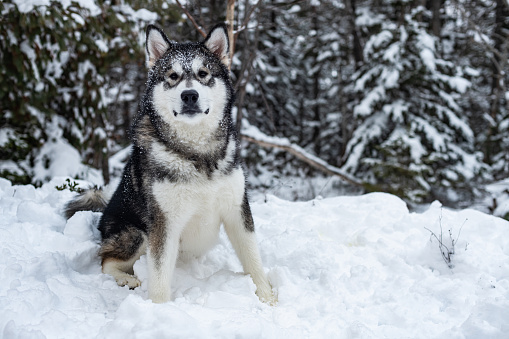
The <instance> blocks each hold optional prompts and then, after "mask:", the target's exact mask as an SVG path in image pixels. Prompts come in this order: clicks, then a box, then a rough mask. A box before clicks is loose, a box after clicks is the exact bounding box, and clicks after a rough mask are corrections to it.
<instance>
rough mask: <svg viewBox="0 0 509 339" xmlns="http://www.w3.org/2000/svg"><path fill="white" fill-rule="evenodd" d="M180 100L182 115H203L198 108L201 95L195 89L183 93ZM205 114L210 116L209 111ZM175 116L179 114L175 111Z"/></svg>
mask: <svg viewBox="0 0 509 339" xmlns="http://www.w3.org/2000/svg"><path fill="white" fill-rule="evenodd" d="M180 98H181V99H182V110H181V112H180V113H181V114H185V115H188V116H193V115H195V114H198V113H202V111H201V110H200V107H199V106H198V99H200V95H199V94H198V92H196V91H195V90H194V89H189V90H186V91H183V92H182V93H181V94H180ZM204 113H205V114H208V113H209V110H208V109H207V110H206V111H205V112H204ZM174 114H175V116H177V112H175V111H174Z"/></svg>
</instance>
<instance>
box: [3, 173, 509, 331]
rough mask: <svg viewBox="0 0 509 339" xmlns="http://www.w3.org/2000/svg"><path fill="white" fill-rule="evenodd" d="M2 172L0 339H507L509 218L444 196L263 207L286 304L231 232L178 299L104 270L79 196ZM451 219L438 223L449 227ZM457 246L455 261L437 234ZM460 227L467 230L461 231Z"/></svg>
mask: <svg viewBox="0 0 509 339" xmlns="http://www.w3.org/2000/svg"><path fill="white" fill-rule="evenodd" d="M62 183H63V179H62V178H60V179H54V180H52V181H51V182H50V183H48V184H45V185H44V186H43V187H42V188H39V189H35V188H34V187H33V186H12V185H11V183H10V182H9V181H7V180H5V179H0V279H1V281H2V284H1V286H0V337H2V338H45V337H47V338H290V337H293V338H507V337H508V335H509V334H508V333H509V321H508V319H509V236H508V235H509V222H507V221H504V220H503V219H500V218H496V217H493V216H489V215H487V214H483V213H481V212H478V211H474V210H462V211H451V210H447V209H442V208H441V207H440V204H439V203H433V204H432V205H431V206H430V207H429V209H428V210H426V211H425V212H423V213H410V212H409V211H408V210H407V208H406V206H405V203H404V202H403V201H401V200H400V199H398V198H396V197H394V196H392V195H388V194H382V193H374V194H367V195H363V196H356V197H337V198H327V199H321V200H320V199H315V200H312V201H307V202H289V201H285V200H280V199H278V198H276V197H274V196H267V197H266V199H265V198H264V197H263V195H259V196H257V197H256V199H257V200H255V201H253V202H252V209H253V214H254V219H255V223H256V227H257V237H258V241H259V245H260V248H261V252H262V259H263V262H264V267H265V269H266V271H267V274H268V276H269V279H270V281H271V283H272V285H273V287H274V290H275V291H276V293H277V295H278V298H279V303H278V304H277V306H275V307H272V306H269V305H266V304H263V303H261V302H260V301H259V300H258V298H257V297H256V295H255V294H254V291H255V286H254V284H253V282H252V281H251V279H250V277H249V276H245V275H243V274H242V273H241V272H242V269H241V266H240V263H239V262H238V260H237V258H236V256H235V254H234V252H233V249H232V248H231V246H230V244H229V242H228V240H227V238H226V236H225V234H223V233H221V236H220V241H219V243H218V245H217V246H216V247H215V248H214V249H213V250H212V251H211V252H209V253H208V254H207V255H206V256H205V257H203V258H200V259H197V260H195V261H191V262H185V263H182V262H181V263H179V264H178V267H177V271H176V276H175V280H174V284H173V286H172V288H173V296H174V298H173V301H172V302H170V303H167V304H153V303H151V302H150V301H149V300H147V278H146V277H147V273H146V258H145V257H142V258H141V259H140V260H139V261H138V262H137V263H136V264H135V272H136V273H137V274H138V276H139V277H140V278H141V280H142V282H143V284H142V286H141V287H140V288H137V289H135V290H129V289H128V288H126V287H118V286H117V285H116V283H115V282H114V280H113V278H111V277H110V276H107V275H104V274H102V273H101V269H100V263H99V259H98V257H97V255H96V252H97V250H98V242H99V234H98V232H97V230H96V229H95V227H94V224H95V223H97V221H98V218H99V217H100V213H93V212H80V213H78V214H76V215H75V216H74V217H72V218H71V219H70V220H68V221H66V220H65V219H64V218H63V217H62V216H61V215H60V211H61V208H62V206H63V204H64V203H65V202H66V201H67V200H68V199H70V198H71V197H72V196H73V195H74V193H71V192H69V191H57V190H56V189H55V188H54V187H55V186H56V185H61V184H62ZM440 225H441V226H440ZM441 227H442V232H443V235H444V236H443V240H444V243H445V244H446V245H450V237H449V229H450V230H451V232H452V237H453V239H455V240H457V243H456V244H455V254H454V255H453V256H452V262H451V266H452V268H450V267H449V266H448V265H447V264H446V263H445V262H444V260H443V259H442V256H441V254H440V251H439V247H438V242H437V240H436V239H435V238H434V237H431V233H430V231H428V230H427V229H426V228H428V229H430V230H431V231H433V232H434V233H435V234H436V235H437V236H439V235H440V229H441ZM460 231H461V232H460Z"/></svg>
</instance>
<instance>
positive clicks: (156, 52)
mask: <svg viewBox="0 0 509 339" xmlns="http://www.w3.org/2000/svg"><path fill="white" fill-rule="evenodd" d="M170 45H171V42H170V40H169V39H168V37H167V36H166V34H164V32H163V31H162V30H160V29H159V28H157V27H156V26H154V25H148V27H147V42H146V64H147V67H148V68H152V67H153V66H154V65H155V63H156V61H157V60H159V58H161V57H162V56H163V54H164V52H166V51H167V50H168V48H170Z"/></svg>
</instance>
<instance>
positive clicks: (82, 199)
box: [64, 188, 110, 219]
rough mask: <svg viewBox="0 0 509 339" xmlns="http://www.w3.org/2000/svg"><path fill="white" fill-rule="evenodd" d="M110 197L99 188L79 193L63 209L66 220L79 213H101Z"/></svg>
mask: <svg viewBox="0 0 509 339" xmlns="http://www.w3.org/2000/svg"><path fill="white" fill-rule="evenodd" d="M109 200H110V197H109V196H108V195H107V194H106V193H105V192H104V191H103V190H102V189H100V188H89V189H86V190H84V191H83V192H81V193H80V194H79V195H78V196H76V197H75V198H74V199H72V200H71V201H69V202H68V203H67V204H66V205H65V207H64V215H65V217H66V218H67V219H69V218H70V217H72V216H73V215H74V213H76V212H79V211H94V212H102V211H104V208H105V207H106V205H107V204H108V201H109Z"/></svg>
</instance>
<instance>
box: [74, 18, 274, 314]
mask: <svg viewBox="0 0 509 339" xmlns="http://www.w3.org/2000/svg"><path fill="white" fill-rule="evenodd" d="M229 49H230V46H229V40H228V34H227V27H226V25H224V24H219V25H217V26H215V27H214V28H213V29H212V30H211V31H210V32H209V34H208V35H207V37H206V38H205V39H204V40H203V41H201V42H186V43H177V42H173V41H170V39H168V37H167V36H166V35H165V34H164V32H163V31H162V30H161V29H159V28H157V27H156V26H154V25H149V26H148V28H147V31H146V65H147V67H148V81H147V86H146V90H145V92H144V94H143V96H142V98H141V101H140V104H139V109H138V112H137V114H136V116H135V117H134V119H133V123H132V126H131V140H132V151H131V155H130V159H129V160H128V162H127V164H126V166H125V168H124V171H123V175H122V178H121V181H120V184H119V186H118V187H117V188H116V191H115V192H114V193H113V195H112V197H111V199H108V198H107V197H106V194H105V193H104V192H103V191H102V190H100V189H88V190H86V191H85V192H82V193H81V194H80V195H78V196H77V197H76V198H75V199H74V200H72V201H70V202H69V203H68V204H67V205H66V208H65V214H66V216H67V217H68V218H70V217H71V216H72V215H73V214H74V213H75V212H77V211H81V210H94V211H102V212H103V214H102V217H101V219H100V222H99V226H98V228H99V231H100V233H101V235H102V241H101V247H100V250H99V255H100V257H101V265H102V271H103V272H104V273H106V274H110V275H112V276H113V277H114V278H115V280H116V282H117V283H118V285H120V286H125V285H127V286H129V288H131V289H134V288H136V287H138V286H140V281H139V280H138V279H137V278H136V277H135V276H134V275H133V274H134V271H133V264H134V263H135V262H136V260H138V258H139V257H140V256H141V255H143V254H145V253H146V254H147V262H148V297H149V299H151V300H152V301H153V302H155V303H164V302H168V301H170V300H171V282H172V277H173V272H174V270H175V264H176V260H177V257H179V256H181V257H186V258H192V257H198V256H201V255H203V254H204V253H205V252H206V251H207V250H208V249H210V248H211V247H212V246H213V245H214V244H215V243H216V241H217V239H218V235H219V230H220V226H221V225H224V229H225V231H226V234H227V235H228V238H229V240H230V242H231V243H232V245H233V248H234V249H235V252H236V254H237V256H238V258H239V260H240V262H241V264H242V266H243V268H244V271H245V273H247V274H250V275H251V277H252V279H253V282H254V283H255V285H256V294H257V295H258V297H259V299H260V300H261V301H263V302H267V303H270V304H274V303H275V301H276V299H275V297H274V294H273V292H272V287H271V285H270V284H269V281H268V279H267V277H266V275H265V273H264V270H263V267H262V261H261V258H260V253H259V249H258V246H257V242H256V237H255V232H254V231H255V229H254V224H253V218H252V215H251V210H250V206H249V202H248V198H247V193H246V185H245V175H244V172H243V169H242V166H241V157H240V141H239V138H238V136H237V133H236V130H235V128H234V125H233V121H232V114H231V108H232V104H233V102H234V98H235V97H234V90H233V87H232V83H231V80H230V76H229V70H228V66H229V64H230V58H229V53H230V51H229ZM108 200H109V202H108Z"/></svg>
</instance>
